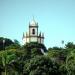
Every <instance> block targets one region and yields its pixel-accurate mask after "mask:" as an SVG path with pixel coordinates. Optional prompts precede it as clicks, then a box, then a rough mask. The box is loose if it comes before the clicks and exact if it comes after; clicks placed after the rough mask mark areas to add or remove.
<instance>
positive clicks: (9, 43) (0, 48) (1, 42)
mask: <svg viewBox="0 0 75 75" xmlns="http://www.w3.org/2000/svg"><path fill="white" fill-rule="evenodd" d="M3 40H5V43H4V47H7V46H9V45H11V44H13V43H14V42H13V41H12V40H10V39H8V38H3V37H0V50H4V48H3Z"/></svg>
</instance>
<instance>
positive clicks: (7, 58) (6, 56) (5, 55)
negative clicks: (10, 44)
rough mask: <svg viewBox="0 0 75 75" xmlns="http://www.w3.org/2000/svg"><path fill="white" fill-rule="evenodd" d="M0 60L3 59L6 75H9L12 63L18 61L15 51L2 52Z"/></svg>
mask: <svg viewBox="0 0 75 75" xmlns="http://www.w3.org/2000/svg"><path fill="white" fill-rule="evenodd" d="M0 58H1V63H2V66H3V68H4V71H5V75H7V72H8V71H9V70H10V69H9V68H8V67H9V65H10V63H11V62H13V61H14V60H15V59H16V55H15V53H14V51H8V50H6V51H1V52H0Z"/></svg>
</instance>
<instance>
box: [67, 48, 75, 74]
mask: <svg viewBox="0 0 75 75" xmlns="http://www.w3.org/2000/svg"><path fill="white" fill-rule="evenodd" d="M66 69H67V72H68V75H75V49H74V50H73V51H71V52H70V53H69V54H68V56H67V59H66Z"/></svg>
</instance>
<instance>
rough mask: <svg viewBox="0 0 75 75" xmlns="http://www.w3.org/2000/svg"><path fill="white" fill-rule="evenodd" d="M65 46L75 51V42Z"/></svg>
mask: <svg viewBox="0 0 75 75" xmlns="http://www.w3.org/2000/svg"><path fill="white" fill-rule="evenodd" d="M65 46H66V48H68V49H75V44H73V42H68V43H67V44H66V45H65Z"/></svg>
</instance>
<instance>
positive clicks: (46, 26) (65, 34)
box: [0, 0, 75, 48]
mask: <svg viewBox="0 0 75 75" xmlns="http://www.w3.org/2000/svg"><path fill="white" fill-rule="evenodd" d="M33 16H34V18H35V20H36V22H38V25H39V32H40V31H41V32H43V33H44V36H45V39H44V44H45V46H46V47H47V48H49V47H54V46H58V47H62V46H64V45H65V44H66V43H67V42H74V43H75V0H0V37H5V38H10V39H12V40H14V39H17V40H18V41H19V42H20V43H21V44H22V35H23V32H26V31H28V26H29V22H30V21H31V20H32V18H33ZM62 40H64V45H62V43H61V41H62Z"/></svg>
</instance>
